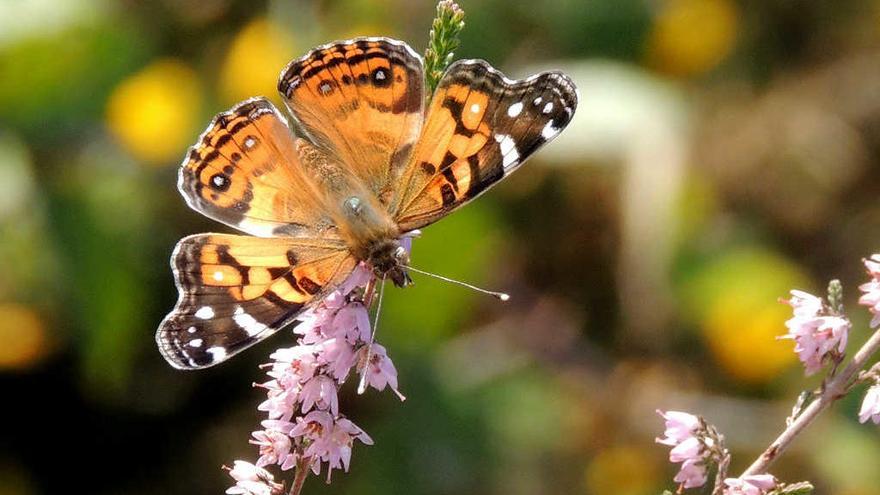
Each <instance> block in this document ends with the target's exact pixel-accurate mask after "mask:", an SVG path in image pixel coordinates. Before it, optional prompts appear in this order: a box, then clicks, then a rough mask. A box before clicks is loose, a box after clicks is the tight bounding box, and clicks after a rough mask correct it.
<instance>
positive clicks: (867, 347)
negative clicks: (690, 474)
mask: <svg viewBox="0 0 880 495" xmlns="http://www.w3.org/2000/svg"><path fill="white" fill-rule="evenodd" d="M878 349H880V330H878V331H876V332H874V334H873V335H871V338H869V339H868V341H867V342H865V344H864V345H863V346H862V347H861V348H860V349H859V350H858V351H856V354H855V356H853V358H852V361H850V362H849V364H848V365H847V366H846V368H844V370H843V371H842V372H840V373H839V374H837V375H835V376H833V377H831V379H830V380H828V382H827V384H825V386H824V387H823V388H822V393H821V394H820V395H819V397H817V398H816V399H815V400H814V401H813V402H811V403H810V405H808V406H807V407H806V408H804V410H803V412H801V414H800V415H799V416H798V417H797V418H795V420H794V421H792V422H791V424H789V425H788V426H787V427H786V428H785V430H783V432H782V433H781V434H780V435H779V436H778V437H777V438H776V440H774V441H773V443H771V444H770V446H769V447H767V449H766V450H764V452H763V453H762V454H761V455H760V456H759V457H758V458H757V459H756V460H755V462H753V463H752V465H751V466H749V467H748V469H746V470H745V471H743V473H742V475H740V477H742V476H748V475H754V474H761V473H765V472H767V468H768V467H770V464H772V463H773V461H775V460H776V458H778V457H779V456H780V455H781V454H782V453H783V452H785V450H786V449H788V447H789V446H790V445H791V443H792V441H794V439H795V438H796V437H797V436H798V435H799V434H800V433H801V432H802V431H803V430H804V429H806V428H807V426H809V425H810V424H811V423H812V422H813V421H814V420H815V419H816V418H817V417H818V416H819V414H821V413H822V411H824V410H825V409H827V408H828V406H830V405H831V404H833V403H834V401H836V400H838V399H840V398H841V397H843V396H844V395H845V394H846V392H847V391H848V389H849V387H850V385H851V383H852V380H853V378H854V377H856V376H857V374H858V373H859V371H861V369H862V368H863V367H864V366H865V363H867V361H868V359H870V358H871V356H873V355H874V353H876V352H877V350H878Z"/></svg>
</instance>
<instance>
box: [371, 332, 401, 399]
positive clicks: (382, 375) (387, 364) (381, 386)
mask: <svg viewBox="0 0 880 495" xmlns="http://www.w3.org/2000/svg"><path fill="white" fill-rule="evenodd" d="M368 349H369V356H370V362H369V363H366V365H365V366H366V370H365V371H364V372H365V373H366V374H367V383H368V384H369V385H370V386H371V387H373V388H375V389H376V390H385V386H386V385H387V386H390V387H391V390H394V392H395V393H396V394H397V395H398V396H399V397H401V398H402V397H403V396H402V395H400V392H399V391H398V390H397V369H396V368H395V367H394V363H392V362H391V360H390V359H388V354H387V353H386V351H385V348H384V347H382V346H381V345H379V344H373V345H372V346H371V347H364V348H363V349H362V350H361V353H362V354H366V353H367V351H368Z"/></svg>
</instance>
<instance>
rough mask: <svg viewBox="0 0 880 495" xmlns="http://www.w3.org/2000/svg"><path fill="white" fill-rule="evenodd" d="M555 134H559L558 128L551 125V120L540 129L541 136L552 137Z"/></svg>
mask: <svg viewBox="0 0 880 495" xmlns="http://www.w3.org/2000/svg"><path fill="white" fill-rule="evenodd" d="M557 134H559V129H557V128H555V127H553V121H552V120H551V121H550V122H547V125H545V126H544V128H543V129H541V137H542V138H544V139H553V138H554V137H555V136H556V135H557Z"/></svg>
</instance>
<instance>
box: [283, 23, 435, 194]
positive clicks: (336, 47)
mask: <svg viewBox="0 0 880 495" xmlns="http://www.w3.org/2000/svg"><path fill="white" fill-rule="evenodd" d="M278 89H279V91H280V92H281V95H282V97H283V98H284V99H285V102H286V104H287V106H288V108H289V109H290V111H291V113H292V114H293V116H294V117H295V118H296V120H297V121H298V122H299V124H300V125H301V127H302V128H303V130H304V131H305V133H306V134H307V135H308V136H309V137H310V138H311V139H312V140H313V142H314V143H315V144H317V145H318V146H320V147H322V148H324V149H325V150H326V151H327V152H328V153H330V154H331V155H332V156H334V157H335V158H336V159H337V160H339V161H340V162H342V163H343V164H344V165H345V166H346V167H348V168H349V169H350V170H351V171H352V172H353V173H354V174H355V175H357V177H359V178H360V180H361V182H362V183H363V184H365V185H367V186H368V188H369V189H370V190H371V191H372V192H373V193H374V194H375V195H376V196H377V197H378V198H379V199H381V200H383V201H384V200H385V199H386V197H387V196H388V195H389V194H390V193H391V190H390V186H391V185H392V183H393V181H394V179H395V178H396V176H397V175H398V173H399V171H400V169H401V168H402V167H403V166H404V165H405V164H406V162H407V160H408V158H409V154H410V152H411V150H412V146H413V144H414V143H415V141H416V139H417V138H418V135H419V131H420V129H421V125H422V119H423V114H424V101H425V92H424V69H423V66H422V60H421V58H420V57H419V56H418V55H417V54H416V53H415V52H413V51H412V49H411V48H410V47H409V46H408V45H407V44H406V43H403V42H400V41H396V40H391V39H388V38H359V39H354V40H349V41H342V42H336V43H332V44H329V45H325V46H322V47H318V48H316V49H315V50H313V51H311V52H310V53H308V54H307V55H306V56H304V57H302V58H300V59H298V60H294V61H293V62H291V63H290V65H288V67H287V68H286V69H285V70H284V71H283V72H282V74H281V79H280V81H279V83H278Z"/></svg>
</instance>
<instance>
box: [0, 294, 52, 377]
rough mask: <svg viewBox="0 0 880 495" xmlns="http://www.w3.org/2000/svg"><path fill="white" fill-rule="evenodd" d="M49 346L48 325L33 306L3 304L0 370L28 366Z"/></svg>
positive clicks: (0, 312)
mask: <svg viewBox="0 0 880 495" xmlns="http://www.w3.org/2000/svg"><path fill="white" fill-rule="evenodd" d="M47 348H48V344H47V339H46V328H45V326H44V325H43V321H42V320H41V318H40V316H39V315H38V314H37V312H36V311H34V310H33V309H31V308H29V307H27V306H24V305H21V304H15V303H0V370H2V369H22V368H27V367H29V366H31V365H33V364H34V363H36V362H37V361H38V360H39V359H40V358H42V357H43V356H44V355H45V353H46V350H47Z"/></svg>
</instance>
